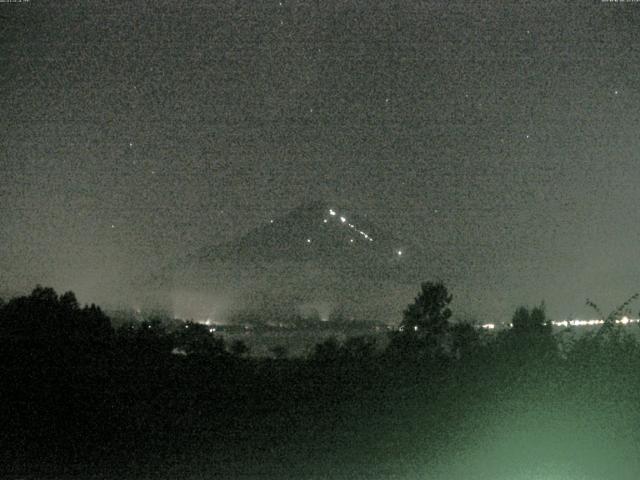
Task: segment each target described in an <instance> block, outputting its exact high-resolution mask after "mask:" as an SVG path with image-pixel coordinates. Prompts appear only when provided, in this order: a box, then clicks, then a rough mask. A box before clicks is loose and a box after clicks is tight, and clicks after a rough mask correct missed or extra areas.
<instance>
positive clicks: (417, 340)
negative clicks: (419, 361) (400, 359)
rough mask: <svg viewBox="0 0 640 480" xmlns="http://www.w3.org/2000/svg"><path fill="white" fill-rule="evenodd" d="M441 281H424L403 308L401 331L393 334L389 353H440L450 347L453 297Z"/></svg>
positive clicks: (420, 354)
mask: <svg viewBox="0 0 640 480" xmlns="http://www.w3.org/2000/svg"><path fill="white" fill-rule="evenodd" d="M452 298H453V297H452V295H450V294H449V292H448V291H447V288H446V287H445V286H444V285H443V284H442V283H441V282H435V283H434V282H424V283H423V284H422V285H421V290H420V293H419V294H418V296H417V297H416V298H415V300H414V302H413V303H412V304H410V305H409V306H408V307H407V309H406V310H405V311H404V315H403V319H402V322H401V323H400V327H399V331H398V332H394V333H393V334H392V335H391V343H390V345H389V349H390V352H391V353H393V354H394V355H397V354H401V355H405V356H416V355H417V356H428V357H433V356H439V355H443V354H444V353H445V352H446V350H447V345H446V344H447V341H448V339H447V334H448V331H449V318H451V309H450V308H449V304H450V303H451V300H452Z"/></svg>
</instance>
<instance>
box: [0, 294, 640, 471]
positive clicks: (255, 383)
mask: <svg viewBox="0 0 640 480" xmlns="http://www.w3.org/2000/svg"><path fill="white" fill-rule="evenodd" d="M58 300H60V299H56V301H58ZM51 301H52V299H51V298H49V302H51ZM9 305H11V303H9V304H7V305H6V306H5V307H4V308H3V310H2V312H3V313H2V314H3V317H0V319H1V320H2V321H3V322H4V323H3V325H4V331H3V333H4V337H3V342H2V345H1V349H0V362H1V363H0V365H1V370H0V382H1V385H2V390H1V392H0V395H1V398H0V399H1V404H0V405H1V407H0V425H2V436H1V442H2V444H1V445H0V447H1V449H0V452H1V453H0V455H1V458H0V469H1V471H0V473H1V474H2V476H3V477H5V478H6V477H8V478H56V479H57V478H83V479H84V478H87V479H91V478H96V479H97V478H106V479H111V478H114V479H116V478H117V479H120V478H127V479H129V478H131V479H134V478H150V479H151V478H153V479H163V478H166V479H173V478H181V479H183V478H184V479H191V478H193V479H200V478H202V479H204V478H224V479H235V478H238V479H294V478H296V479H298V478H300V479H305V478H307V479H325V478H326V479H343V478H344V479H359V478H362V479H365V478H366V479H386V478H396V479H417V478H425V479H428V478H433V479H469V478H474V479H492V480H500V479H505V480H517V479H519V478H522V479H538V478H540V479H555V478H558V479H568V480H573V479H603V478H607V479H636V478H638V475H639V474H640V455H639V454H640V347H639V346H638V345H637V343H636V342H635V340H633V338H631V337H629V336H627V335H626V334H625V333H624V332H623V331H622V330H620V329H618V328H615V327H611V326H607V328H603V329H602V330H601V331H599V332H598V333H596V334H593V335H588V336H584V337H580V338H579V339H578V340H576V341H575V342H563V343H559V342H558V341H557V339H556V337H554V336H553V335H551V334H550V333H549V331H548V330H545V329H541V328H530V329H528V330H527V329H524V330H522V329H520V330H518V329H514V330H511V331H508V332H505V333H504V334H501V335H498V336H494V337H483V336H482V335H480V334H479V333H478V332H477V331H476V330H474V329H473V328H462V327H461V328H457V327H453V326H452V327H450V328H449V329H448V330H447V331H446V332H445V333H446V335H445V336H442V337H439V338H440V339H441V340H442V341H445V340H446V342H447V343H446V344H444V343H438V342H436V343H433V342H431V340H428V339H427V338H426V337H420V336H419V335H417V334H407V335H401V336H398V337H396V338H393V339H392V341H391V342H390V345H389V347H387V348H385V349H384V350H377V349H376V348H375V346H374V345H372V344H371V343H369V341H368V340H367V339H355V340H351V341H349V342H347V343H345V344H338V343H335V342H331V341H329V342H325V343H323V344H321V345H318V346H317V348H316V349H315V351H314V353H313V354H312V355H311V356H310V357H309V358H304V359H302V358H296V359H291V358H284V356H282V358H278V359H276V358H271V359H255V358H251V357H247V356H246V352H243V351H242V349H241V348H239V347H237V346H236V348H234V349H231V350H232V351H231V352H229V351H228V350H229V349H228V348H226V347H225V346H224V345H221V343H220V340H219V339H216V338H215V337H213V336H211V335H204V333H205V332H196V333H189V334H186V333H185V332H182V333H180V332H178V333H175V332H174V333H172V334H169V333H167V332H166V331H164V330H163V329H162V328H161V327H160V326H159V325H152V324H141V325H139V326H138V327H137V328H135V329H127V330H121V331H117V332H114V331H112V330H109V329H108V328H106V324H105V323H104V320H105V319H104V318H102V316H101V314H100V313H99V312H98V311H97V310H95V311H93V312H91V311H90V310H87V309H85V310H82V309H76V307H75V306H72V307H73V308H71V310H64V309H63V310H60V311H58V310H55V308H57V307H55V305H56V304H55V302H54V303H53V304H51V303H49V304H47V303H46V302H44V303H42V305H41V306H42V307H43V308H44V310H42V311H37V309H36V311H34V310H33V305H32V304H29V303H27V304H26V307H25V305H22V306H19V305H18V306H16V305H13V306H12V307H11V308H13V309H14V310H12V311H7V306H9ZM58 306H59V305H58ZM23 307H24V308H26V310H25V309H23ZM27 307H29V308H27ZM65 308H66V307H65ZM54 311H55V313H56V315H58V317H56V321H59V322H62V321H63V320H62V318H63V317H61V316H60V315H62V313H64V312H66V315H71V314H73V315H76V317H77V318H76V319H79V318H82V319H83V322H84V321H86V322H89V323H90V324H93V325H94V327H95V328H93V330H92V332H93V333H92V335H89V334H87V332H84V334H83V335H81V336H76V337H74V336H73V335H70V334H68V333H69V332H67V334H65V336H60V337H56V336H55V335H54V334H52V332H51V330H46V329H45V330H44V331H42V332H38V331H37V329H36V330H33V329H34V328H35V327H34V325H33V324H31V325H30V324H29V322H30V320H29V318H39V319H42V318H45V317H47V315H50V314H51V312H54ZM73 312H75V313H73ZM78 312H84V313H82V314H80V313H78ZM18 314H20V315H22V317H20V318H22V320H23V322H22V323H20V324H16V323H11V322H12V321H13V320H12V319H14V318H17V317H13V316H12V315H18ZM27 314H28V315H31V317H28V316H27V317H25V315H27ZM64 318H68V317H64ZM25 319H26V320H25ZM91 322H93V323H91ZM71 323H73V322H71ZM7 325H13V326H14V327H12V328H14V330H13V333H12V334H11V335H9V334H8V333H7V331H8V330H7V329H8V327H7ZM16 325H27V326H29V325H30V327H29V328H31V329H32V330H31V331H30V335H29V336H23V335H21V334H20V330H19V329H16V328H17V327H16ZM101 329H102V330H101ZM193 330H197V327H194V326H192V331H193ZM97 332H102V333H97ZM89 333H91V332H89ZM432 337H433V336H430V337H428V338H432ZM176 346H180V347H181V348H182V349H183V350H184V351H186V353H187V355H176V354H175V353H172V351H175V350H174V349H175V348H176ZM444 346H446V347H447V348H444Z"/></svg>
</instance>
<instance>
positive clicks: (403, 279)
mask: <svg viewBox="0 0 640 480" xmlns="http://www.w3.org/2000/svg"><path fill="white" fill-rule="evenodd" d="M424 256H425V253H424V252H422V251H421V250H420V248H419V247H418V246H416V245H411V244H410V243H407V242H405V241H403V240H402V239H399V238H396V237H395V236H394V235H393V234H392V233H390V232H388V231H386V230H385V229H382V228H380V227H378V226H377V225H374V223H373V222H371V221H370V220H369V219H368V218H367V216H366V215H359V214H358V213H357V212H354V211H349V210H347V209H344V208H341V207H337V206H335V205H331V204H328V203H326V202H318V201H316V202H310V203H307V204H304V205H301V206H299V207H297V208H295V209H293V210H292V211H290V212H287V213H285V214H284V215H281V216H274V218H272V219H271V220H269V221H267V222H266V223H265V224H263V225H260V226H258V227H256V228H255V229H253V230H251V231H249V232H248V233H246V234H245V235H243V236H241V237H239V238H237V239H234V240H232V241H230V242H226V243H223V244H219V245H212V246H207V247H205V248H202V249H200V250H199V251H197V252H195V253H193V254H191V255H189V256H187V257H186V258H185V259H183V260H181V261H179V262H177V263H176V264H175V265H173V266H172V267H171V268H169V269H168V270H165V273H164V275H163V277H164V278H165V282H166V280H167V279H168V278H170V279H171V280H170V281H171V286H172V292H173V297H174V301H173V308H174V310H175V313H176V314H177V315H183V316H185V315H186V316H191V317H194V318H196V319H198V318H204V317H206V318H210V317H211V316H212V315H213V316H214V317H219V316H220V314H221V312H222V311H231V310H238V309H242V308H249V309H256V308H259V309H261V310H265V309H270V308H273V307H275V306H276V305H287V308H292V307H295V308H298V307H301V306H303V307H305V306H306V307H305V308H310V309H314V308H315V309H316V310H322V312H320V313H321V317H326V316H327V315H328V314H329V311H330V310H333V309H334V308H336V307H338V306H339V307H340V308H341V311H343V312H349V313H348V316H349V317H352V318H359V319H365V317H366V318H367V319H371V320H378V321H386V320H395V318H394V319H389V318H387V317H388V316H389V315H390V314H391V313H390V312H391V311H393V312H395V315H396V316H399V309H400V308H401V306H399V305H398V304H397V302H398V299H399V298H402V300H403V301H405V300H406V299H407V297H406V295H403V294H402V293H399V290H403V288H404V287H408V286H411V288H414V289H415V285H416V282H417V281H418V279H419V277H420V276H419V272H418V270H419V269H418V267H417V265H418V264H419V263H422V262H419V261H417V260H418V259H420V260H423V259H424ZM383 317H384V318H383Z"/></svg>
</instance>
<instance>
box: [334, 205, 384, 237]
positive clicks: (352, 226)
mask: <svg viewBox="0 0 640 480" xmlns="http://www.w3.org/2000/svg"><path fill="white" fill-rule="evenodd" d="M329 215H331V216H332V217H336V216H338V214H337V213H336V211H335V210H334V209H332V208H330V209H329ZM328 221H329V220H327V219H326V218H325V219H324V221H323V223H328ZM340 223H342V224H344V225H346V226H348V227H349V228H350V229H352V230H355V231H356V232H358V234H360V235H361V236H362V237H363V238H364V239H365V240H369V241H370V242H373V238H371V235H369V234H368V233H366V232H363V231H362V230H358V229H357V228H356V226H355V225H354V224H352V223H349V222H348V221H347V218H346V217H344V216H340ZM350 242H351V243H353V239H351V240H350Z"/></svg>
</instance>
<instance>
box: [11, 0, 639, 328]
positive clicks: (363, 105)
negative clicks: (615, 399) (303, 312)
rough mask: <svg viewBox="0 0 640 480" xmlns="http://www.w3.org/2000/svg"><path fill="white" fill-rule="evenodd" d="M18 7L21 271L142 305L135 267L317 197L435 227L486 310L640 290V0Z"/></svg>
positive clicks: (454, 286) (443, 264) (576, 308)
mask: <svg viewBox="0 0 640 480" xmlns="http://www.w3.org/2000/svg"><path fill="white" fill-rule="evenodd" d="M0 16H1V18H0V82H1V83H0V85H1V89H0V92H1V94H0V290H1V291H5V292H14V291H24V290H28V289H30V288H32V287H33V285H34V284H35V283H42V284H46V285H52V286H54V287H55V288H57V289H59V290H66V289H73V290H74V291H76V292H77V293H78V295H79V298H80V300H81V301H85V302H88V301H98V302H101V303H104V304H112V305H113V304H117V303H118V302H126V301H127V295H126V293H127V292H128V291H129V287H128V284H129V282H130V281H131V280H132V279H133V278H136V277H138V276H139V275H142V274H144V273H145V272H148V271H150V270H152V269H154V268H159V267H160V266H161V265H165V264H167V263H170V262H172V261H174V260H175V259H177V258H179V257H180V256H182V255H185V254H186V253H188V252H191V251H195V250H197V249H200V248H203V247H206V246H207V245H213V244H216V243H219V242H223V241H228V240H230V239H232V238H234V237H236V236H238V235H242V234H243V233H245V232H248V231H250V230H251V229H253V228H256V227H259V226H260V225H262V224H264V223H265V222H268V221H269V219H270V218H273V217H274V216H279V215H284V214H286V212H288V211H289V210H291V209H293V208H295V207H296V206H298V205H299V204H301V203H304V202H306V201H309V200H322V201H327V202H334V201H335V202H337V203H339V204H340V205H347V206H348V208H349V209H350V210H352V211H354V212H358V213H359V214H361V215H365V214H366V215H367V218H368V219H369V220H370V221H371V222H374V223H375V224H377V225H380V226H382V227H383V228H385V229H388V230H389V231H392V232H394V234H395V235H397V236H398V237H400V238H406V239H407V240H408V241H410V242H416V243H418V244H425V245H427V244H428V245H429V250H432V251H435V252H437V253H438V254H437V255H435V256H433V257H430V258H424V259H420V260H417V261H418V262H422V264H421V268H423V270H424V279H425V280H429V279H434V278H440V279H442V280H444V281H445V283H446V284H447V285H448V286H449V287H450V289H451V290H452V292H453V294H454V297H455V301H454V304H453V307H454V310H457V311H465V312H469V314H470V315H471V314H474V315H476V316H477V317H479V318H480V319H482V320H490V319H493V318H498V317H500V318H499V319H502V318H501V316H504V315H508V314H509V312H512V311H513V309H514V308H515V306H517V305H518V304H521V303H524V304H535V303H538V302H539V301H540V300H543V299H544V300H546V303H547V307H548V311H549V313H550V314H551V316H553V317H564V316H568V315H582V314H586V313H588V312H589V310H588V308H587V307H585V306H584V303H585V300H586V298H587V297H589V298H592V299H593V300H595V301H596V302H597V303H599V304H601V305H602V307H603V309H608V308H610V307H613V306H614V305H615V304H617V303H620V302H622V301H623V300H625V299H626V298H627V297H628V296H629V295H630V294H632V293H634V292H636V291H638V290H640V271H639V268H638V266H639V264H638V259H639V248H638V247H639V245H640V242H639V240H640V210H639V209H638V208H637V206H638V204H639V201H638V187H637V186H638V182H639V180H640V167H639V165H638V160H639V154H640V133H639V132H640V89H639V87H640V85H639V78H640V76H639V73H640V72H639V71H638V70H639V67H638V66H639V65H640V47H639V45H640V42H639V40H640V38H639V37H640V34H639V33H638V32H640V3H631V2H629V3H606V2H603V3H601V2H599V1H586V0H585V1H576V2H569V1H566V0H563V1H560V2H557V1H547V0H545V1H537V2H514V3H513V4H511V5H509V4H507V3H506V2H493V3H491V2H475V1H474V2H444V1H442V2H430V1H423V2H417V1H407V2H377V1H362V2H357V1H340V2H338V1H323V2H319V1H288V0H282V1H280V2H279V1H278V0H273V1H260V2H253V1H252V2H240V1H238V2H232V1H211V2H203V1H191V2H179V1H171V2H168V1H146V2H143V1H137V2H115V1H107V0H101V1H82V2H80V1H65V2H41V1H39V0H31V1H29V2H25V1H23V2H22V3H0ZM417 289H418V285H416V291H417ZM399 318H400V312H399V314H398V319H399Z"/></svg>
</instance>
